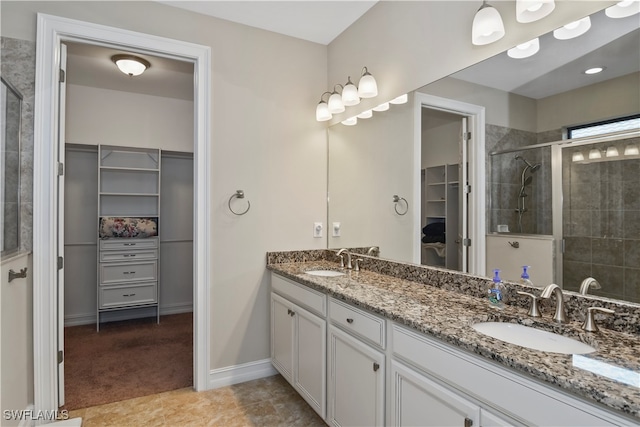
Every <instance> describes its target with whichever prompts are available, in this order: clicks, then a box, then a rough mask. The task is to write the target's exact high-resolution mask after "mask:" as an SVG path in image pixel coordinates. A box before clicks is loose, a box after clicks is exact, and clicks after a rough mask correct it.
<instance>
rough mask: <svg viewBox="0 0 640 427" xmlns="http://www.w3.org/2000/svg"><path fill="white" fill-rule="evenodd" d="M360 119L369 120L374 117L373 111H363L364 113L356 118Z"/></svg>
mask: <svg viewBox="0 0 640 427" xmlns="http://www.w3.org/2000/svg"><path fill="white" fill-rule="evenodd" d="M356 117H357V118H359V119H368V118H371V117H373V110H367V111H363V112H362V113H360V114H358V115H357V116H356Z"/></svg>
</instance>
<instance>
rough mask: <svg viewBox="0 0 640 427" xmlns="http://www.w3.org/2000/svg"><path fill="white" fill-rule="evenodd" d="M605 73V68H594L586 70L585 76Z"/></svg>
mask: <svg viewBox="0 0 640 427" xmlns="http://www.w3.org/2000/svg"><path fill="white" fill-rule="evenodd" d="M603 71H604V67H593V68H589V69H588V70H584V73H585V74H598V73H601V72H603Z"/></svg>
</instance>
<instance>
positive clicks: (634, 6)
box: [604, 0, 640, 18]
mask: <svg viewBox="0 0 640 427" xmlns="http://www.w3.org/2000/svg"><path fill="white" fill-rule="evenodd" d="M604 13H605V14H606V15H607V16H608V17H609V18H626V17H627V16H631V15H635V14H636V13H640V1H638V0H634V1H630V0H627V1H621V2H618V4H615V5H613V6H610V7H608V8H606V9H605V11H604Z"/></svg>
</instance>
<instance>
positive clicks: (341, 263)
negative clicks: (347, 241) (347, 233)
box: [336, 248, 353, 270]
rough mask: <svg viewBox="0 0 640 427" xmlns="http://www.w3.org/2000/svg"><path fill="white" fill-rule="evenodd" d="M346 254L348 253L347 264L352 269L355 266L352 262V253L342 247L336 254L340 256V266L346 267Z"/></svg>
mask: <svg viewBox="0 0 640 427" xmlns="http://www.w3.org/2000/svg"><path fill="white" fill-rule="evenodd" d="M344 254H346V255H347V265H346V267H347V268H348V269H349V270H351V269H352V268H353V265H352V264H351V253H350V252H349V251H348V250H346V249H345V248H342V249H340V250H339V251H338V253H337V254H336V255H338V256H339V257H340V267H342V268H344V267H345V265H344Z"/></svg>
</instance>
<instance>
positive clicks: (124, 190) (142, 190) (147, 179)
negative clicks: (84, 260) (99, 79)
mask: <svg viewBox="0 0 640 427" xmlns="http://www.w3.org/2000/svg"><path fill="white" fill-rule="evenodd" d="M160 159H161V152H160V150H159V149H146V148H133V147H115V146H107V145H100V146H99V148H98V224H99V227H101V226H102V220H103V219H104V218H151V219H153V220H155V223H156V224H159V220H160V164H161V162H160ZM157 231H158V232H157V233H156V234H157V235H156V236H152V237H100V236H99V239H98V240H99V245H98V292H97V313H96V329H97V330H98V331H99V330H100V315H101V314H102V313H105V312H111V311H117V310H126V309H133V308H141V307H155V308H156V319H157V322H158V323H160V306H159V289H158V283H159V277H158V271H159V269H158V261H159V260H160V245H159V230H157Z"/></svg>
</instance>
